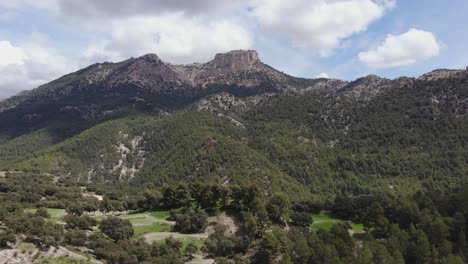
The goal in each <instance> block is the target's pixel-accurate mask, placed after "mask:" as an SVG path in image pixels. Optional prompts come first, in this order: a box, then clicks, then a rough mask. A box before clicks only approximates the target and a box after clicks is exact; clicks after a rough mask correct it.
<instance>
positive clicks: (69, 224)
mask: <svg viewBox="0 0 468 264" xmlns="http://www.w3.org/2000/svg"><path fill="white" fill-rule="evenodd" d="M63 220H64V221H65V223H66V226H65V227H66V228H68V229H81V230H92V229H93V226H95V225H96V224H97V221H96V219H94V218H93V217H91V216H88V215H83V216H74V215H66V216H65V217H64V218H63Z"/></svg>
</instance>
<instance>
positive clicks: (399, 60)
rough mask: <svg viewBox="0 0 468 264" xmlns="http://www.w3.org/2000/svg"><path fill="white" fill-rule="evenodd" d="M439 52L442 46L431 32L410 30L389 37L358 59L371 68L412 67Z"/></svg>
mask: <svg viewBox="0 0 468 264" xmlns="http://www.w3.org/2000/svg"><path fill="white" fill-rule="evenodd" d="M439 52H440V44H439V43H438V41H437V39H436V37H435V36H434V35H433V34H432V33H431V32H428V31H424V30H419V29H410V30H409V31H407V32H405V33H403V34H401V35H391V34H390V35H388V36H387V38H386V39H385V41H384V42H383V43H382V44H381V45H380V46H378V47H377V48H375V49H372V50H369V51H366V52H361V53H359V55H358V57H359V60H360V61H361V62H364V63H365V64H366V65H367V66H368V67H370V68H390V67H398V66H404V65H411V64H414V63H416V62H418V61H421V60H425V59H429V58H432V57H434V56H437V55H439Z"/></svg>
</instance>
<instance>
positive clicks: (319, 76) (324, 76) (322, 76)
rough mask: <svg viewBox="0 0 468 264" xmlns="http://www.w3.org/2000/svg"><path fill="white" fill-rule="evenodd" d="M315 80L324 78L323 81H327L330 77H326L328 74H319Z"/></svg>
mask: <svg viewBox="0 0 468 264" xmlns="http://www.w3.org/2000/svg"><path fill="white" fill-rule="evenodd" d="M317 78H325V79H329V78H330V77H329V76H328V74H327V73H325V72H322V73H321V74H319V75H318V76H317Z"/></svg>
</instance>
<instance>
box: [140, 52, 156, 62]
mask: <svg viewBox="0 0 468 264" xmlns="http://www.w3.org/2000/svg"><path fill="white" fill-rule="evenodd" d="M136 60H141V61H146V62H157V63H159V62H162V61H161V59H160V58H159V57H158V55H156V54H154V53H149V54H146V55H143V56H141V57H138V58H137V59H136Z"/></svg>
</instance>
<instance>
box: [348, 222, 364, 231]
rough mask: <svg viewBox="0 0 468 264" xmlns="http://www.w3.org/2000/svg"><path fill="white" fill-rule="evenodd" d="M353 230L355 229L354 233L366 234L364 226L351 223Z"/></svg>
mask: <svg viewBox="0 0 468 264" xmlns="http://www.w3.org/2000/svg"><path fill="white" fill-rule="evenodd" d="M351 228H352V229H353V232H354V233H364V232H365V231H364V225H363V224H355V223H351Z"/></svg>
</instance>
